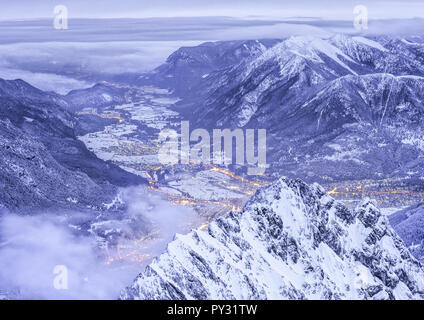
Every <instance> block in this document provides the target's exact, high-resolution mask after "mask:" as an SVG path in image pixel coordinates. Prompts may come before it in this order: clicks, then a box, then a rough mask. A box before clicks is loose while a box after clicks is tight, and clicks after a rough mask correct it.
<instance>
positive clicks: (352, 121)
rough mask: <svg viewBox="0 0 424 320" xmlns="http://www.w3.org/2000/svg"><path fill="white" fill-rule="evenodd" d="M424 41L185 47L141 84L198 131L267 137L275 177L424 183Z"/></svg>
mask: <svg viewBox="0 0 424 320" xmlns="http://www.w3.org/2000/svg"><path fill="white" fill-rule="evenodd" d="M423 76H424V40H423V39H422V38H420V37H411V38H408V39H400V38H390V37H373V38H365V37H360V36H345V35H336V36H333V37H330V38H327V39H322V38H316V37H308V36H301V37H291V38H287V39H282V40H267V41H230V42H217V43H205V44H203V45H200V46H198V47H191V48H181V49H179V50H178V51H176V52H175V53H173V54H172V55H171V56H170V57H169V58H168V60H167V61H166V63H165V64H163V65H162V66H160V67H158V68H157V69H156V70H154V71H153V72H151V73H148V74H144V75H142V76H141V77H140V79H139V84H143V85H147V84H154V85H160V86H162V87H165V88H168V89H170V90H173V91H174V93H175V94H176V95H177V96H179V97H180V98H181V99H182V100H181V101H180V102H179V103H177V105H176V108H177V109H178V111H180V112H182V113H183V114H185V116H186V118H188V119H190V120H191V121H192V123H193V124H192V126H193V127H198V128H207V129H210V128H220V127H229V128H236V127H241V128H264V129H267V130H268V159H269V164H270V166H271V168H270V170H269V171H268V174H269V175H273V174H275V176H276V177H278V176H279V175H280V174H284V175H288V176H290V177H301V178H304V179H306V180H308V181H321V182H323V183H324V182H331V181H333V182H334V181H344V180H358V179H383V178H387V177H403V178H411V179H416V178H418V177H420V175H421V173H422V169H423V168H422V166H423V163H424V162H423V161H422V160H423V150H424V147H423V144H422V142H421V141H423V137H424V133H423V119H424V118H423V111H424V107H423V104H422V101H423V98H424V97H423V86H424V78H423Z"/></svg>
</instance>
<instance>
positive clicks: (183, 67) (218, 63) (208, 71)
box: [138, 39, 279, 96]
mask: <svg viewBox="0 0 424 320" xmlns="http://www.w3.org/2000/svg"><path fill="white" fill-rule="evenodd" d="M278 42H279V40H272V39H269V40H247V41H241V40H240V41H219V42H206V43H203V44H201V45H199V46H196V47H182V48H180V49H178V50H177V51H175V52H174V53H173V54H171V55H170V56H169V57H168V59H167V60H166V62H165V63H164V64H163V65H161V66H159V67H158V68H156V69H155V70H154V71H153V72H149V73H146V74H144V75H141V76H140V78H139V80H138V84H139V85H144V84H147V85H154V86H158V87H161V88H168V89H172V90H173V91H174V92H175V93H177V94H178V95H182V96H190V95H193V94H194V95H198V92H197V89H198V84H199V82H204V81H205V80H207V78H208V77H210V76H212V74H213V73H214V72H216V71H218V70H225V69H226V68H229V67H233V66H235V65H239V64H241V63H243V62H244V61H248V60H250V59H252V58H253V57H257V56H259V55H261V54H262V53H263V52H265V51H266V50H267V49H268V48H270V47H272V46H273V45H275V44H276V43H278Z"/></svg>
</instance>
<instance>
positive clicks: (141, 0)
mask: <svg viewBox="0 0 424 320" xmlns="http://www.w3.org/2000/svg"><path fill="white" fill-rule="evenodd" d="M60 4H63V5H66V6H67V7H68V9H69V15H70V18H72V17H75V18H77V17H84V18H124V17H128V18H144V17H169V16H233V17H246V16H262V17H273V18H275V17H277V18H286V17H299V16H302V17H320V18H327V19H351V18H352V15H353V8H354V6H355V5H358V4H362V5H365V6H367V7H368V9H369V14H370V18H371V19H373V18H374V19H382V18H383V19H384V18H399V19H405V18H413V17H424V1H422V0H406V1H402V0H385V1H381V0H362V1H359V0H356V1H353V0H320V1H317V0H295V1H287V0H60V1H59V0H37V1H34V0H19V1H5V0H2V1H1V2H0V19H2V20H5V19H7V20H9V19H31V18H40V17H51V16H52V15H53V8H54V7H55V6H56V5H60Z"/></svg>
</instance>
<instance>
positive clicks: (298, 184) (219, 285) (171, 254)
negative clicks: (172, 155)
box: [120, 178, 424, 299]
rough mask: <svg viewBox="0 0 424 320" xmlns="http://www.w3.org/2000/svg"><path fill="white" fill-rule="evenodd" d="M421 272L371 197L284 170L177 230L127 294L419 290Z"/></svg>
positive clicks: (352, 294)
mask: <svg viewBox="0 0 424 320" xmlns="http://www.w3.org/2000/svg"><path fill="white" fill-rule="evenodd" d="M423 296H424V272H423V269H422V266H421V264H420V263H419V262H418V261H417V260H416V259H415V258H414V257H413V256H412V255H411V254H410V253H409V251H408V250H407V248H406V247H405V245H404V243H403V242H402V240H401V239H400V238H399V237H398V236H397V235H396V234H395V232H394V231H393V229H392V228H391V227H390V225H389V223H388V220H387V218H386V217H385V216H382V215H381V214H380V212H379V210H378V209H377V207H376V206H375V203H374V202H373V201H370V200H366V201H364V202H363V204H362V205H361V206H359V207H358V208H357V209H356V210H355V211H350V210H349V209H347V208H346V207H345V206H344V205H343V204H341V203H339V202H337V201H335V200H334V199H332V198H331V197H330V196H328V195H326V193H325V192H324V190H323V189H322V188H321V187H320V186H319V185H317V184H314V185H312V186H308V185H307V184H305V183H304V182H302V181H300V180H289V179H286V178H281V179H279V180H278V181H276V182H275V183H273V184H271V185H269V186H267V187H264V188H262V189H260V190H258V191H257V193H256V194H255V195H254V196H253V197H252V198H251V200H250V201H249V202H248V203H247V204H246V206H245V207H244V209H243V210H242V211H241V212H234V211H233V212H231V213H230V214H229V215H228V216H227V217H223V218H220V219H218V220H217V221H215V222H213V223H211V225H210V226H209V229H208V231H201V230H194V231H192V232H191V233H189V234H187V235H176V238H175V240H174V241H173V242H171V243H170V244H169V246H168V250H167V252H166V253H164V254H162V255H161V256H160V257H159V258H157V259H156V260H155V261H154V262H153V263H152V264H151V265H150V266H148V267H147V268H146V270H145V271H144V272H143V273H141V274H140V275H139V276H138V277H137V278H136V279H135V281H134V283H133V284H132V285H131V286H129V287H128V288H126V289H125V290H124V291H123V292H122V294H121V297H120V298H121V299H421V298H422V297H423Z"/></svg>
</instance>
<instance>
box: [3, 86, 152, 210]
mask: <svg viewBox="0 0 424 320" xmlns="http://www.w3.org/2000/svg"><path fill="white" fill-rule="evenodd" d="M61 101H62V100H57V96H56V95H54V94H50V93H45V92H43V91H41V90H38V89H36V88H34V87H32V86H30V85H29V84H27V83H25V82H24V81H21V80H15V81H5V80H0V117H1V126H0V145H1V149H0V152H1V158H0V163H1V170H0V177H1V180H0V188H1V191H2V195H1V206H2V207H6V208H8V209H10V210H12V211H13V210H30V211H31V210H32V209H34V208H38V209H42V208H47V207H56V208H58V207H65V208H78V209H81V208H84V209H86V208H87V207H92V208H101V207H102V203H103V202H106V203H109V202H111V200H112V199H113V198H114V196H115V194H116V191H117V187H118V186H128V185H134V184H142V183H144V182H145V180H144V179H141V178H139V177H137V176H135V175H132V174H130V173H127V172H125V171H124V170H122V169H120V168H118V167H116V166H114V165H112V164H109V163H106V162H104V161H102V160H100V159H98V158H97V157H96V156H95V155H94V154H93V153H91V152H90V151H88V150H87V148H86V147H85V145H84V144H83V143H82V142H81V141H79V140H78V139H77V137H76V134H75V126H76V119H75V118H74V117H73V115H71V114H70V113H69V112H68V111H67V110H66V109H65V108H66V107H67V106H66V104H65V105H64V104H61V103H60V102H61ZM62 102H63V101H62Z"/></svg>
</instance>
